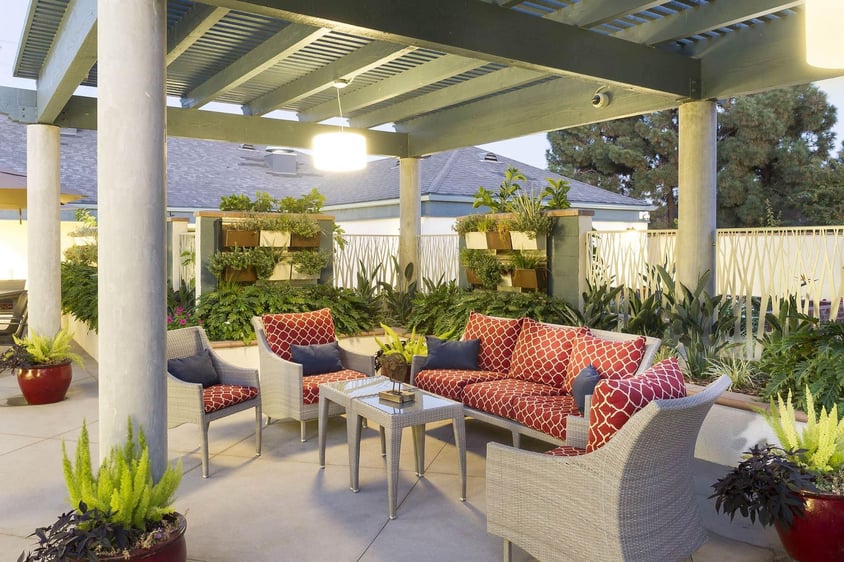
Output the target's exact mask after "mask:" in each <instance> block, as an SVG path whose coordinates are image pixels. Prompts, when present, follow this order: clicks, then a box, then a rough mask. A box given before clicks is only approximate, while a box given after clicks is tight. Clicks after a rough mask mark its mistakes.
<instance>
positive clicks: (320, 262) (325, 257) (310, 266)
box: [290, 250, 331, 275]
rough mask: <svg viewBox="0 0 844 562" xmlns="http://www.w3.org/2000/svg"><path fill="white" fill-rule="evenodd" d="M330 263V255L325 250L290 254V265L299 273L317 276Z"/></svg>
mask: <svg viewBox="0 0 844 562" xmlns="http://www.w3.org/2000/svg"><path fill="white" fill-rule="evenodd" d="M329 261H331V254H329V253H328V252H326V251H325V250H319V251H317V250H301V251H298V252H292V253H291V254H290V263H292V264H293V267H294V268H295V269H296V271H298V272H299V273H304V274H305V275H318V274H319V272H320V271H322V270H323V269H324V268H325V267H326V266H328V262H329Z"/></svg>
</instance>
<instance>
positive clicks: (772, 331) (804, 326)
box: [762, 295, 818, 344]
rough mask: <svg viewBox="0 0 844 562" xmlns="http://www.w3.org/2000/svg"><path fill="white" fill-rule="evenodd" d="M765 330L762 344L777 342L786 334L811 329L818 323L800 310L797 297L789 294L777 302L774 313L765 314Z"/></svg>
mask: <svg viewBox="0 0 844 562" xmlns="http://www.w3.org/2000/svg"><path fill="white" fill-rule="evenodd" d="M765 322H766V324H767V328H768V329H767V330H766V331H765V336H764V337H763V338H762V343H763V344H773V343H776V342H779V341H780V340H781V339H782V338H783V337H785V336H787V335H788V334H793V333H796V332H801V331H809V330H812V329H813V328H814V327H815V326H816V325H817V323H818V319H817V318H813V317H811V316H809V315H807V314H803V313H802V312H800V307H799V306H798V305H797V297H796V296H795V295H789V296H788V297H787V298H785V299H782V300H781V301H779V303H778V307H777V311H776V313H774V312H773V311H772V312H769V313H767V314H766V315H765Z"/></svg>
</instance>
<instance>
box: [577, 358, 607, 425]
mask: <svg viewBox="0 0 844 562" xmlns="http://www.w3.org/2000/svg"><path fill="white" fill-rule="evenodd" d="M599 380H601V375H599V374H598V371H597V370H596V369H595V367H593V366H592V365H586V366H585V367H584V368H583V370H582V371H580V372H579V373H578V374H577V376H576V377H574V381H573V382H572V384H571V395H572V396H574V402H575V404H577V409H578V410H580V413H581V414H585V413H586V412H584V411H583V409H584V408H585V407H586V396H587V395H588V394H592V392H594V390H595V385H596V384H598V381H599Z"/></svg>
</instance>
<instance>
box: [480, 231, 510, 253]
mask: <svg viewBox="0 0 844 562" xmlns="http://www.w3.org/2000/svg"><path fill="white" fill-rule="evenodd" d="M486 244H487V248H489V249H490V250H510V249H512V247H513V246H512V244H511V243H510V233H509V232H507V231H504V232H499V231H492V232H487V233H486Z"/></svg>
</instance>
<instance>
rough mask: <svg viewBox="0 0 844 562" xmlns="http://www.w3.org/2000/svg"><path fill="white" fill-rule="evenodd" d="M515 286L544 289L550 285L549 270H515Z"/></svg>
mask: <svg viewBox="0 0 844 562" xmlns="http://www.w3.org/2000/svg"><path fill="white" fill-rule="evenodd" d="M513 286H514V287H521V288H522V289H534V290H538V291H544V290H545V289H546V287H548V271H547V270H545V269H517V270H515V271H514V272H513Z"/></svg>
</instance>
